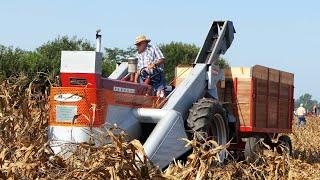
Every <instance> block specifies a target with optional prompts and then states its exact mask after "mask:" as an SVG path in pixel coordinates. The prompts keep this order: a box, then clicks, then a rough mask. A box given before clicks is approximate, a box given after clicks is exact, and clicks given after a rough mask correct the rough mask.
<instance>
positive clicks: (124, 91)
mask: <svg viewBox="0 0 320 180" xmlns="http://www.w3.org/2000/svg"><path fill="white" fill-rule="evenodd" d="M113 91H115V92H123V93H130V94H135V93H136V90H135V89H131V88H124V87H117V86H114V87H113Z"/></svg>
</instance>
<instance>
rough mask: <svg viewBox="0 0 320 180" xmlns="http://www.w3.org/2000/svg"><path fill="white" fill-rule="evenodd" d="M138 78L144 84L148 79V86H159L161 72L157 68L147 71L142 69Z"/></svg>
mask: <svg viewBox="0 0 320 180" xmlns="http://www.w3.org/2000/svg"><path fill="white" fill-rule="evenodd" d="M140 77H141V79H142V81H143V82H145V81H146V80H147V79H148V78H149V79H150V82H149V85H151V86H155V85H157V84H160V82H161V80H162V77H161V70H160V69H159V68H157V67H155V68H153V69H151V70H150V69H148V68H147V67H144V68H142V69H141V70H140Z"/></svg>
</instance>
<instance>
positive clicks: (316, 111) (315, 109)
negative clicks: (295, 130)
mask: <svg viewBox="0 0 320 180" xmlns="http://www.w3.org/2000/svg"><path fill="white" fill-rule="evenodd" d="M312 113H313V115H314V116H318V106H317V104H315V105H313V107H312Z"/></svg>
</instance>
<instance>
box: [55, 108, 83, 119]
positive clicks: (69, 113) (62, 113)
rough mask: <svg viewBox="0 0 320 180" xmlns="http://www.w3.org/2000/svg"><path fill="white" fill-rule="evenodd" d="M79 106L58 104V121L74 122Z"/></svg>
mask: <svg viewBox="0 0 320 180" xmlns="http://www.w3.org/2000/svg"><path fill="white" fill-rule="evenodd" d="M77 109H78V108H77V106H62V105H57V106H56V121H57V122H68V123H72V122H73V119H74V116H76V115H77Z"/></svg>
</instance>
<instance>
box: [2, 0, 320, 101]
mask: <svg viewBox="0 0 320 180" xmlns="http://www.w3.org/2000/svg"><path fill="white" fill-rule="evenodd" d="M0 17H1V20H0V22H1V23H0V44H2V45H6V46H13V47H20V48H22V49H26V50H33V49H35V48H36V47H38V46H40V45H41V44H43V43H45V42H47V41H50V40H53V39H55V38H56V37H58V36H59V35H60V36H63V35H68V36H77V37H78V38H84V39H88V40H90V41H91V42H92V43H94V41H95V30H96V29H98V28H100V29H101V30H102V35H103V37H102V38H103V40H102V43H103V44H102V46H103V47H108V48H112V47H119V48H127V47H129V46H132V45H133V43H134V38H135V36H137V35H138V34H145V35H147V36H148V37H149V38H150V39H151V40H152V41H151V42H152V43H153V44H162V43H169V42H171V41H178V42H185V43H192V44H195V45H197V46H199V47H200V46H201V45H202V44H203V41H204V39H205V37H206V35H207V33H208V30H209V27H210V25H211V23H212V22H213V21H214V20H230V21H233V24H234V27H235V29H236V32H237V33H236V34H235V39H234V41H233V44H232V45H231V47H230V48H229V50H228V51H227V53H226V54H225V55H224V57H225V58H226V59H227V60H228V61H229V63H230V65H231V66H244V67H246V66H253V65H255V64H259V65H263V66H267V67H272V68H276V69H280V70H284V71H288V72H292V73H294V74H295V98H298V97H299V96H300V95H302V94H303V93H310V94H312V95H313V97H314V98H315V99H317V100H318V101H320V90H319V89H320V83H319V80H320V78H319V74H318V71H320V61H319V60H320V58H319V53H320V45H319V44H320V36H319V32H320V1H317V0H300V1H298V0H282V1H280V0H278V1H277V0H268V1H266V0H265V1H258V0H242V1H236V0H233V1H231V0H230V1H226V0H224V1H222V0H220V1H215V0H207V1H206V0H202V1H200V0H198V1H191V0H184V1H183V0H175V1H174V0H171V1H170V0H162V1H151V0H149V1H147V0H135V1H129V0H126V1H125V0H117V1H115V0H114V1H109V0H104V1H102V0H101V1H98V0H91V1H85V0H77V1H75V0H68V1H66V0H64V1H63V0H54V1H52V0H51V1H48V0H42V1H40V0H39V1H36V0H28V1H21V0H20V1H18V0H10V1H4V0H2V1H1V4H0Z"/></svg>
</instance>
